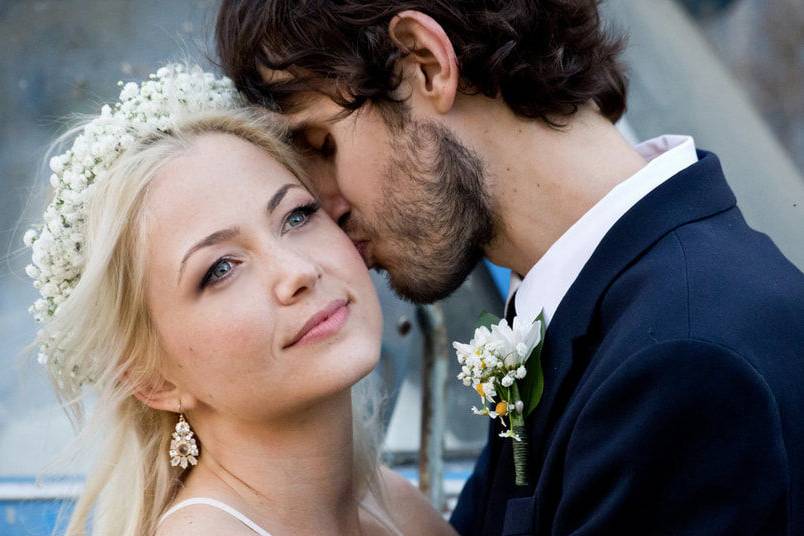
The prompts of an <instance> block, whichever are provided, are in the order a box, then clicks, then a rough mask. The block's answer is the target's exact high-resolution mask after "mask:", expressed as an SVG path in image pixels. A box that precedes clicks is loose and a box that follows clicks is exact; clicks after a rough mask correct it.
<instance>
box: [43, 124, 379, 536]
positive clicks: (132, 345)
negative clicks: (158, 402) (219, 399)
mask: <svg viewBox="0 0 804 536" xmlns="http://www.w3.org/2000/svg"><path fill="white" fill-rule="evenodd" d="M79 130H80V127H78V128H76V129H74V131H73V132H77V131H79ZM208 133H225V134H231V135H234V136H237V137H239V138H241V139H243V140H246V141H248V142H250V143H253V144H254V145H256V146H257V147H259V148H261V149H263V150H264V151H265V152H266V153H267V154H269V155H270V156H271V157H273V158H274V159H275V160H277V161H278V162H279V163H280V164H281V165H283V166H284V167H286V168H287V169H288V170H290V171H291V172H292V173H293V174H294V175H296V176H297V177H299V178H300V179H301V178H302V177H303V174H302V171H301V169H300V167H299V165H298V162H297V160H296V155H295V153H294V152H293V151H292V150H291V149H290V147H289V146H288V145H287V144H286V143H285V142H284V141H283V140H284V131H283V128H282V127H281V123H280V121H279V120H278V119H274V118H272V117H271V116H269V115H267V114H266V113H265V112H263V111H260V110H255V109H238V110H226V111H211V112H203V113H194V114H191V115H189V116H187V117H185V118H182V119H180V120H178V121H177V123H176V124H175V126H174V127H173V128H171V130H170V131H169V132H160V133H158V134H155V135H153V136H151V137H150V138H147V139H144V140H141V141H140V142H138V143H137V144H136V145H134V146H133V147H131V148H130V149H127V150H126V151H125V152H124V153H123V154H122V155H121V156H120V157H119V158H118V159H117V160H116V161H115V163H114V165H113V166H112V167H111V168H110V169H109V171H108V175H107V177H105V178H104V180H103V181H102V182H101V183H99V184H98V185H97V189H96V191H95V192H94V193H93V197H92V200H91V201H90V203H89V209H88V219H87V240H86V243H87V247H86V249H87V251H86V252H85V256H86V264H85V267H84V270H83V272H82V274H81V278H80V281H79V282H78V284H77V286H76V287H75V289H74V290H73V291H72V293H71V294H70V296H69V298H68V299H67V300H66V301H65V302H64V303H63V304H62V305H61V307H60V309H59V311H58V314H57V315H56V316H55V317H54V318H53V320H52V321H51V322H50V323H49V325H48V326H47V328H46V329H47V330H48V331H50V332H52V333H60V334H61V335H60V350H62V351H63V354H64V357H63V363H62V365H63V370H65V371H69V370H72V369H73V368H74V367H75V370H79V369H80V370H81V371H82V372H84V373H86V374H87V375H88V376H89V377H91V378H92V379H93V380H94V381H93V390H94V392H95V393H96V394H97V396H98V400H97V403H96V404H95V406H94V411H93V413H92V415H91V417H90V419H88V420H87V419H85V418H84V401H83V399H84V395H85V394H86V393H87V391H88V389H87V387H85V386H81V385H80V384H75V383H70V382H69V381H64V376H63V375H62V377H59V378H56V377H54V378H53V380H54V386H55V388H56V391H57V393H58V395H59V396H60V398H61V399H62V401H63V402H64V405H65V408H66V410H67V412H68V416H69V417H70V419H71V421H72V422H73V424H74V425H75V426H76V428H77V429H78V430H79V435H78V438H77V441H76V444H77V446H78V447H79V448H81V447H82V446H85V445H90V444H93V445H94V444H96V438H103V439H104V440H105V441H104V443H102V444H101V445H100V452H99V456H98V458H97V462H96V464H95V466H94V468H93V469H92V470H91V471H90V473H89V475H88V477H87V480H86V484H85V487H84V491H83V493H82V494H81V496H80V497H79V499H78V501H77V503H76V505H75V508H74V510H73V513H72V516H71V518H70V520H69V523H68V525H67V528H66V532H65V533H66V534H67V535H69V536H73V535H83V534H86V532H87V526H88V524H89V522H90V521H91V524H92V533H93V534H101V535H115V536H141V535H144V534H153V533H154V532H155V531H156V522H157V520H158V518H159V516H160V514H161V513H162V512H163V511H164V510H165V508H166V507H167V506H168V505H169V503H170V502H171V501H172V499H173V498H174V497H175V495H176V493H177V490H178V488H179V486H180V485H181V478H182V476H181V475H182V471H181V470H180V469H178V468H174V467H171V466H170V462H169V459H168V455H167V452H168V448H169V444H170V435H171V432H172V429H173V427H174V425H175V422H176V418H175V414H173V413H169V412H164V411H158V410H154V409H151V408H150V407H148V406H146V405H145V404H143V403H142V402H140V401H139V400H137V399H136V398H135V397H134V396H133V394H134V393H135V392H138V391H142V390H147V388H148V386H149V385H150V384H151V381H152V379H153V378H155V377H156V374H157V372H158V370H159V360H158V356H159V355H160V352H159V351H158V340H157V336H156V330H155V329H154V326H153V324H152V320H151V318H150V316H149V314H148V307H147V304H146V300H145V296H144V288H145V286H146V272H145V269H144V255H143V247H144V244H145V240H144V235H143V233H144V231H143V227H144V226H143V225H142V207H143V202H144V199H145V196H146V193H147V190H148V186H149V184H150V182H151V180H152V179H153V178H154V176H155V175H156V173H157V171H158V170H159V169H160V167H161V166H162V165H164V164H165V163H166V162H168V161H169V160H170V159H171V158H173V157H175V156H177V155H178V154H180V153H181V152H182V151H185V150H187V149H188V148H190V147H191V145H192V144H193V142H194V141H195V140H196V139H197V138H198V137H199V136H202V135H204V134H208ZM354 407H355V412H354V414H355V421H354V424H355V425H354V430H355V441H354V445H355V452H354V454H355V458H354V462H355V463H354V467H355V482H356V485H357V486H359V489H363V490H365V489H368V488H372V489H375V488H376V486H375V484H376V474H377V465H378V451H377V445H378V443H379V435H378V434H379V433H380V432H379V430H380V428H379V427H378V426H372V425H369V422H368V421H375V420H376V417H377V415H378V414H379V411H378V408H377V406H376V404H371V403H368V404H367V403H365V400H363V401H361V403H355V404H354ZM366 409H368V411H366ZM372 433H373V434H375V435H374V436H372V435H371V434H372ZM202 455H203V453H202ZM356 491H357V492H359V491H358V490H356Z"/></svg>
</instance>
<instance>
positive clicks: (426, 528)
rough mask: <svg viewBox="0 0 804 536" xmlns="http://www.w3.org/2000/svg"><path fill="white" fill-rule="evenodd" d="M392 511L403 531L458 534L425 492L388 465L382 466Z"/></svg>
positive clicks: (447, 534) (381, 470) (383, 479)
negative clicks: (433, 505)
mask: <svg viewBox="0 0 804 536" xmlns="http://www.w3.org/2000/svg"><path fill="white" fill-rule="evenodd" d="M380 478H381V479H382V482H383V484H384V485H385V486H384V487H385V491H386V498H385V499H386V500H385V502H386V505H387V508H388V511H389V512H388V513H389V514H390V515H391V517H392V518H393V520H394V522H395V524H396V526H397V527H398V528H399V529H400V530H401V531H402V533H403V534H433V535H444V536H453V535H456V534H457V533H456V532H455V529H453V528H452V526H451V525H450V524H449V523H447V522H446V520H445V519H444V517H443V516H442V515H441V513H440V512H437V511H436V510H435V509H434V508H433V507H432V506H431V505H430V502H429V501H428V500H427V498H426V497H425V496H424V495H423V494H422V492H421V491H419V490H418V489H416V488H415V487H414V486H413V485H412V484H411V483H410V482H409V481H408V480H407V479H406V478H404V477H403V476H402V475H400V474H399V473H397V472H395V471H393V470H391V469H389V468H388V467H381V468H380Z"/></svg>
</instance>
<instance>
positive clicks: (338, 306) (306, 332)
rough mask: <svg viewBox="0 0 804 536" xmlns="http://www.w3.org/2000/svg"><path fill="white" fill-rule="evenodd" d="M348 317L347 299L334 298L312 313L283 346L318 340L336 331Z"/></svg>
mask: <svg viewBox="0 0 804 536" xmlns="http://www.w3.org/2000/svg"><path fill="white" fill-rule="evenodd" d="M348 318H349V301H348V300H335V301H333V302H331V303H330V304H329V305H327V306H326V307H325V308H324V309H322V310H321V311H319V312H318V313H316V314H314V315H313V316H312V317H310V319H309V320H308V321H307V322H306V323H305V324H304V326H303V327H302V329H301V330H299V332H298V333H297V334H296V336H295V337H294V338H293V340H292V342H290V344H288V345H287V346H285V348H289V347H291V346H298V345H300V344H308V343H313V342H318V341H321V340H323V339H326V338H327V337H330V336H331V335H334V334H335V333H337V332H338V331H339V330H340V329H341V328H342V327H343V325H344V324H345V323H346V320H347V319H348Z"/></svg>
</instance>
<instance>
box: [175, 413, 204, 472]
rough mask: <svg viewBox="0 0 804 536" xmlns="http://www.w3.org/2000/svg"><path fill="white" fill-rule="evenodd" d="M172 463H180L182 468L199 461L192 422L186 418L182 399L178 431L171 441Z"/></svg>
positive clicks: (177, 425) (177, 424)
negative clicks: (182, 407)
mask: <svg viewBox="0 0 804 536" xmlns="http://www.w3.org/2000/svg"><path fill="white" fill-rule="evenodd" d="M169 454H170V465H171V466H172V467H176V466H177V465H180V466H181V468H182V469H187V464H190V465H196V464H197V463H198V459H197V458H196V456H198V445H197V444H196V443H195V438H194V437H193V431H192V430H190V423H188V422H187V421H185V420H184V414H183V413H182V412H181V400H179V422H177V423H176V431H175V432H173V439H172V440H171V441H170V451H169Z"/></svg>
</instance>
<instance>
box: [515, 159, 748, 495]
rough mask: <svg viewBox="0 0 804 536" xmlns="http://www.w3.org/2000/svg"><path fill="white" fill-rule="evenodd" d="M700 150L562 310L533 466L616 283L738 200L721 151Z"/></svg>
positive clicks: (625, 221) (553, 332) (603, 252)
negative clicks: (682, 231)
mask: <svg viewBox="0 0 804 536" xmlns="http://www.w3.org/2000/svg"><path fill="white" fill-rule="evenodd" d="M698 157H699V161H698V162H697V163H696V164H693V165H692V166H690V167H688V168H687V169H685V170H683V171H681V172H680V173H678V174H677V175H675V176H674V177H672V178H671V179H669V180H667V181H666V182H665V183H663V184H662V185H660V186H659V187H658V188H656V189H655V190H653V191H652V192H651V193H650V194H648V195H647V196H646V197H645V198H643V199H642V200H641V201H640V202H639V203H637V204H636V205H635V206H634V207H632V208H631V210H629V211H628V212H627V213H626V214H625V215H624V216H623V217H622V218H620V220H618V221H617V223H616V224H615V225H614V226H613V227H612V228H611V230H610V231H609V232H608V233H607V234H606V236H605V237H604V238H603V240H602V241H601V243H600V245H599V246H598V247H597V249H596V250H595V252H594V253H593V254H592V257H591V258H590V259H589V261H588V262H587V264H586V265H585V266H584V268H583V270H582V271H581V273H580V274H579V276H578V278H577V279H576V281H575V282H574V283H573V285H572V287H570V289H569V291H568V292H567V294H566V296H565V297H564V299H563V300H562V301H561V303H560V305H559V307H558V309H557V310H556V313H555V315H554V316H553V319H552V321H551V323H550V326H549V328H548V329H547V332H546V334H545V344H544V349H543V353H542V367H543V369H544V385H545V388H544V394H543V396H542V400H541V402H540V404H539V406H538V407H537V408H536V410H535V411H534V412H533V414H532V415H531V417H530V419H529V422H528V429H529V434H530V438H529V440H530V444H531V448H532V453H531V456H532V458H531V459H532V460H533V462H531V463H533V464H534V465H533V470H537V471H541V465H542V463H543V457H544V455H545V448H546V446H547V444H548V441H549V434H550V433H551V432H552V429H553V426H554V424H555V422H556V420H557V419H558V417H559V416H560V412H561V411H562V410H563V408H564V407H565V405H566V401H567V399H568V398H569V397H570V396H571V395H572V392H573V391H574V389H575V387H576V385H577V381H578V379H579V377H580V374H581V373H582V372H583V371H584V370H585V368H586V365H587V364H588V358H589V357H590V356H591V355H592V354H593V351H594V347H595V346H596V345H597V344H598V342H599V337H598V336H597V334H596V333H595V331H596V330H595V329H594V318H595V312H596V310H597V307H598V304H599V302H600V300H601V299H602V297H603V295H604V294H605V292H606V290H607V288H608V287H609V285H610V284H611V283H612V282H613V281H614V280H615V279H616V278H617V276H618V275H619V274H620V273H621V272H623V271H624V270H625V269H626V268H627V267H628V266H629V265H630V264H631V263H633V262H634V261H635V260H636V259H638V258H639V257H640V256H641V255H642V254H643V253H644V252H645V251H646V250H647V249H649V248H650V247H651V246H652V245H653V244H655V243H656V242H657V241H658V240H659V239H661V238H662V237H663V236H665V235H666V234H667V233H669V232H671V231H673V230H674V229H676V228H678V227H679V226H681V225H684V224H685V223H688V222H691V221H695V220H698V219H702V218H706V217H708V216H711V215H714V214H716V213H718V212H722V211H725V210H728V209H730V208H732V207H734V206H735V205H736V199H735V198H734V194H733V193H732V191H731V190H730V189H729V186H728V185H727V183H726V180H725V178H724V176H723V172H722V170H721V168H720V162H719V161H718V159H717V157H716V156H715V155H714V154H712V153H707V152H704V151H699V152H698ZM572 379H574V380H575V381H572ZM534 477H535V478H534V480H536V478H538V475H537V474H534Z"/></svg>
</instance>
